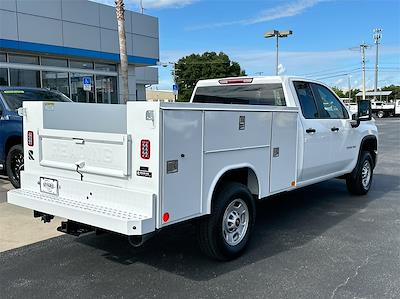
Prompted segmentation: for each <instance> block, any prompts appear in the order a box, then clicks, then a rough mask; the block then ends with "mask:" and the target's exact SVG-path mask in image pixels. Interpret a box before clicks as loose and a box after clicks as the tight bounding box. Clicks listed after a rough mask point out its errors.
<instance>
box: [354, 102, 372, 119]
mask: <svg viewBox="0 0 400 299" xmlns="http://www.w3.org/2000/svg"><path fill="white" fill-rule="evenodd" d="M357 118H358V120H360V121H366V120H371V119H372V109H371V101H368V100H361V101H358V111H357Z"/></svg>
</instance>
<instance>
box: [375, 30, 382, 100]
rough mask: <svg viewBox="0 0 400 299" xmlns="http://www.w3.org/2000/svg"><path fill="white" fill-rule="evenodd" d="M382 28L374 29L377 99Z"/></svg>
mask: <svg viewBox="0 0 400 299" xmlns="http://www.w3.org/2000/svg"><path fill="white" fill-rule="evenodd" d="M381 32H382V29H379V28H376V29H374V41H375V48H376V57H375V88H374V90H375V100H376V99H377V97H376V93H377V92H378V48H379V43H380V41H381V37H382V34H381Z"/></svg>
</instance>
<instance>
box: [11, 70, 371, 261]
mask: <svg viewBox="0 0 400 299" xmlns="http://www.w3.org/2000/svg"><path fill="white" fill-rule="evenodd" d="M21 114H23V117H24V136H25V139H24V151H25V161H24V163H25V167H24V170H23V171H22V172H21V189H16V190H12V191H9V193H8V201H9V202H10V203H13V204H16V205H19V206H23V207H26V208H30V209H32V210H34V211H35V213H34V215H35V216H37V217H41V218H42V220H44V221H45V222H47V221H50V220H51V219H52V218H53V216H54V215H57V216H61V217H63V218H66V219H68V221H66V222H63V223H62V225H61V226H60V227H59V230H60V231H63V232H66V233H70V234H76V235H78V234H80V233H82V232H86V231H91V230H106V231H111V232H117V233H120V234H124V235H127V236H128V237H129V240H130V242H131V243H132V244H134V245H140V244H141V243H142V242H143V241H144V240H145V239H147V238H148V237H149V236H151V235H152V234H153V233H154V232H156V231H157V230H160V229H163V228H164V227H166V226H169V225H173V224H178V223H181V222H183V221H187V220H191V219H197V220H198V221H196V222H195V223H196V224H197V225H198V227H199V229H198V234H199V242H200V247H201V248H202V249H203V251H204V252H205V253H206V254H208V255H209V256H211V257H214V258H216V259H220V260H229V259H232V258H235V257H237V256H238V255H240V254H241V253H242V252H243V251H244V249H245V248H246V245H247V244H248V241H249V238H250V234H251V231H252V228H253V225H254V221H255V209H256V205H255V200H264V199H267V198H268V197H269V196H271V195H273V194H277V193H281V192H287V191H291V190H293V189H296V188H300V187H303V186H306V185H310V184H314V183H317V182H321V181H324V180H328V179H331V178H337V177H341V178H345V179H346V183H347V187H348V189H349V191H350V192H351V193H353V194H358V195H362V194H366V193H367V192H368V191H369V188H370V186H371V182H372V176H373V169H374V167H375V165H376V162H377V145H378V137H377V128H376V126H375V124H374V121H373V119H371V109H370V104H369V102H359V104H358V113H357V115H356V116H354V117H352V116H351V115H350V114H349V112H348V111H347V109H346V108H345V106H344V104H343V103H342V102H341V101H340V100H339V99H338V98H337V96H336V95H335V94H334V93H333V91H332V90H331V89H330V88H328V87H327V86H325V85H323V84H322V83H319V82H316V81H312V80H308V79H301V78H297V77H278V76H276V77H239V78H223V79H213V80H201V81H199V82H198V84H197V85H196V88H195V90H194V92H193V95H192V98H191V101H190V103H154V102H153V103H150V102H129V103H128V104H127V105H100V104H98V105H91V104H72V105H71V104H67V103H26V104H24V108H23V109H22V111H21Z"/></svg>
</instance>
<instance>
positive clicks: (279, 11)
mask: <svg viewBox="0 0 400 299" xmlns="http://www.w3.org/2000/svg"><path fill="white" fill-rule="evenodd" d="M319 2H321V0H298V1H295V2H291V3H287V4H284V5H280V6H277V7H273V8H270V9H267V10H264V11H263V12H261V13H260V14H259V15H258V16H256V17H255V18H254V19H249V20H246V21H245V22H246V23H247V24H256V23H264V22H267V21H271V20H276V19H281V18H287V17H292V16H295V15H299V14H301V13H303V12H304V11H305V10H306V9H307V8H311V7H313V6H315V5H316V4H318V3H319Z"/></svg>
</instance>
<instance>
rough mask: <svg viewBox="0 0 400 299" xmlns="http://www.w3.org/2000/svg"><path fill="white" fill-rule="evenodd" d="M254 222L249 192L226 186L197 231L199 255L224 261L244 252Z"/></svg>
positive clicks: (234, 185)
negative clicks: (202, 254)
mask: <svg viewBox="0 0 400 299" xmlns="http://www.w3.org/2000/svg"><path fill="white" fill-rule="evenodd" d="M254 221H255V204H254V201H253V197H252V195H251V193H250V191H249V190H248V188H247V187H246V186H245V185H243V184H239V183H227V184H226V185H224V186H223V187H222V188H220V190H219V192H218V193H217V194H216V196H215V198H214V199H213V207H212V213H211V215H210V216H209V217H207V218H205V219H203V220H202V221H201V223H200V224H199V228H198V240H199V245H200V248H201V249H202V251H203V252H204V253H205V254H206V255H208V256H210V257H212V258H215V259H217V260H221V261H227V260H231V259H234V258H236V257H238V256H239V255H241V254H242V253H243V251H244V250H245V249H246V246H247V244H248V242H249V239H250V234H251V231H252V229H253V226H254Z"/></svg>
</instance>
